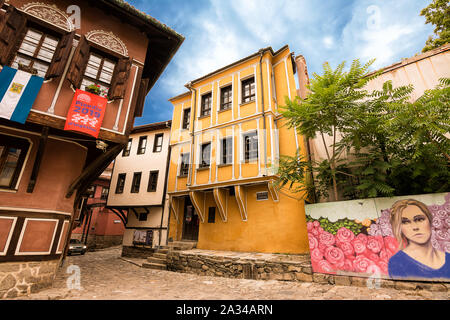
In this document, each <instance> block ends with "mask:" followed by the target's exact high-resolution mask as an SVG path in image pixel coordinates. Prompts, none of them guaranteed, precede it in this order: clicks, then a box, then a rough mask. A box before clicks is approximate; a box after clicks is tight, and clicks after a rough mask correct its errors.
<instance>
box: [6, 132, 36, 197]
mask: <svg viewBox="0 0 450 320" xmlns="http://www.w3.org/2000/svg"><path fill="white" fill-rule="evenodd" d="M29 147H30V143H29V142H28V141H27V140H25V139H20V138H15V137H11V136H6V135H0V188H5V189H15V188H16V184H17V180H18V178H19V175H20V172H21V171H22V168H23V165H24V161H25V157H26V154H27V153H28V149H29Z"/></svg>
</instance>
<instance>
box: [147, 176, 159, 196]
mask: <svg viewBox="0 0 450 320" xmlns="http://www.w3.org/2000/svg"><path fill="white" fill-rule="evenodd" d="M158 175H159V171H150V176H149V178H148V187H147V192H156V188H157V186H158Z"/></svg>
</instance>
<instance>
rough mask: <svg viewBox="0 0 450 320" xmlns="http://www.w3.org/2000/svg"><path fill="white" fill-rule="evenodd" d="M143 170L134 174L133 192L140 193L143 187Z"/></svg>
mask: <svg viewBox="0 0 450 320" xmlns="http://www.w3.org/2000/svg"><path fill="white" fill-rule="evenodd" d="M141 176H142V172H135V173H134V175H133V182H132V183H131V193H139V188H140V187H141Z"/></svg>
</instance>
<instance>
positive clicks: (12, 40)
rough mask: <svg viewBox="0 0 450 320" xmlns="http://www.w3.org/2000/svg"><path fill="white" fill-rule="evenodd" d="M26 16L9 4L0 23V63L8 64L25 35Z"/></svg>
mask: <svg viewBox="0 0 450 320" xmlns="http://www.w3.org/2000/svg"><path fill="white" fill-rule="evenodd" d="M26 27H27V18H26V17H25V15H24V14H23V13H22V12H20V11H19V10H17V9H16V8H14V7H13V6H10V7H9V8H8V11H7V12H6V14H5V17H4V18H3V19H2V21H1V24H0V64H2V65H8V64H9V63H10V62H11V59H12V58H13V56H14V54H15V53H16V52H17V50H18V49H19V46H20V43H21V41H22V39H23V38H24V37H25V32H26V29H27V28H26Z"/></svg>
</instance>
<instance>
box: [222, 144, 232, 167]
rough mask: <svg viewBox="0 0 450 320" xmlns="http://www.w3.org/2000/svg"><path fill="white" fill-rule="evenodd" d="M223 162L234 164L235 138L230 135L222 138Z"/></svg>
mask: <svg viewBox="0 0 450 320" xmlns="http://www.w3.org/2000/svg"><path fill="white" fill-rule="evenodd" d="M221 147H222V153H221V159H220V162H221V164H232V163H233V138H232V137H228V138H224V139H222V140H221Z"/></svg>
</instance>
